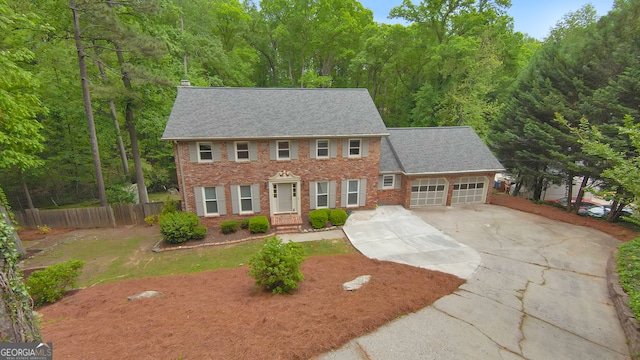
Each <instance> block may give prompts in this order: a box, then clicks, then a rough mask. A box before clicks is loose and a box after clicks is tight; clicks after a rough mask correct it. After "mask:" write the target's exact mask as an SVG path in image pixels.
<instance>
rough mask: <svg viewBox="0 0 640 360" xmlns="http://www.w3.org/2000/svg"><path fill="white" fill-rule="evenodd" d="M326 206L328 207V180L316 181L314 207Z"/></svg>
mask: <svg viewBox="0 0 640 360" xmlns="http://www.w3.org/2000/svg"><path fill="white" fill-rule="evenodd" d="M327 207H329V182H328V181H323V182H318V183H317V184H316V208H318V209H319V208H327Z"/></svg>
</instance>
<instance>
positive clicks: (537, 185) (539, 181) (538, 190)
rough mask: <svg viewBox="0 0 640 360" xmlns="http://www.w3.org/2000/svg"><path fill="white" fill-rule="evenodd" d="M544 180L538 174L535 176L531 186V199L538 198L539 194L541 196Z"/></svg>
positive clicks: (536, 199)
mask: <svg viewBox="0 0 640 360" xmlns="http://www.w3.org/2000/svg"><path fill="white" fill-rule="evenodd" d="M543 182H544V178H543V177H542V176H539V177H537V178H536V181H535V184H534V188H533V200H535V201H538V200H540V196H542V183H543Z"/></svg>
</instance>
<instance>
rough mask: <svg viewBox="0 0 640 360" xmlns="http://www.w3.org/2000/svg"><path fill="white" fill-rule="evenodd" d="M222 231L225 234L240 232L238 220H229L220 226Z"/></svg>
mask: <svg viewBox="0 0 640 360" xmlns="http://www.w3.org/2000/svg"><path fill="white" fill-rule="evenodd" d="M220 230H222V233H223V234H231V233H234V232H236V231H238V220H227V221H223V222H222V224H220Z"/></svg>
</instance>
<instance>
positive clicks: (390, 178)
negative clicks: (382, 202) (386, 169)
mask: <svg viewBox="0 0 640 360" xmlns="http://www.w3.org/2000/svg"><path fill="white" fill-rule="evenodd" d="M395 179H396V176H395V175H382V188H383V189H393V188H394V187H395Z"/></svg>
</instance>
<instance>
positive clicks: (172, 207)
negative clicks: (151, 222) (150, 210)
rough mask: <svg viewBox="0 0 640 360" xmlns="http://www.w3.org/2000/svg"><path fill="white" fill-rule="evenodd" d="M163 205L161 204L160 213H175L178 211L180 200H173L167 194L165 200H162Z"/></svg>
mask: <svg viewBox="0 0 640 360" xmlns="http://www.w3.org/2000/svg"><path fill="white" fill-rule="evenodd" d="M163 203H164V205H163V206H162V212H161V213H160V215H166V214H169V213H175V212H178V210H179V209H178V207H179V206H180V201H178V200H173V199H172V198H170V197H169V196H167V199H166V200H165V201H163Z"/></svg>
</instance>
